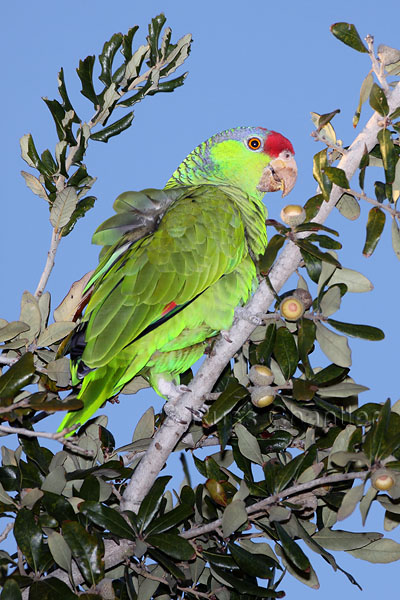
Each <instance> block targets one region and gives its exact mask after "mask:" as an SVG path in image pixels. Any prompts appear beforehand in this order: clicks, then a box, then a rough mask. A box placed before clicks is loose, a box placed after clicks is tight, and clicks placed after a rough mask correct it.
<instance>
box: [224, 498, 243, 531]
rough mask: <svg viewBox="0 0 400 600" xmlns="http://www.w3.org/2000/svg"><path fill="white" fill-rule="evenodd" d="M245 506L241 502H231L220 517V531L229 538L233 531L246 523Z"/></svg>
mask: <svg viewBox="0 0 400 600" xmlns="http://www.w3.org/2000/svg"><path fill="white" fill-rule="evenodd" d="M247 518H248V517H247V512H246V505H245V503H244V502H243V500H232V502H231V503H230V504H228V506H227V507H226V508H225V510H224V514H223V515H222V531H223V534H224V537H229V536H230V535H231V534H232V533H233V532H234V531H236V530H237V529H239V528H240V527H241V526H242V525H244V524H245V523H247Z"/></svg>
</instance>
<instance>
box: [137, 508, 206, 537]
mask: <svg viewBox="0 0 400 600" xmlns="http://www.w3.org/2000/svg"><path fill="white" fill-rule="evenodd" d="M193 511H194V507H193V506H190V505H188V504H179V505H178V506H176V507H175V508H173V509H172V510H170V511H168V512H167V513H165V514H164V515H163V516H162V517H158V518H156V519H154V520H153V521H152V522H151V523H150V525H149V527H148V528H147V529H146V532H145V533H146V535H152V534H154V533H163V532H164V531H167V530H168V529H171V527H176V526H177V525H179V524H180V523H181V522H182V521H185V520H186V519H188V518H189V517H190V516H191V515H192V514H193Z"/></svg>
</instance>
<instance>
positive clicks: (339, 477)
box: [180, 471, 369, 539]
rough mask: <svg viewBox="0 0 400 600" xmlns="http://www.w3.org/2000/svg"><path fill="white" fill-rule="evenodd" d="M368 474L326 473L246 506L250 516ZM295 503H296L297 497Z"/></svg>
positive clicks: (200, 530) (205, 528) (199, 531)
mask: <svg viewBox="0 0 400 600" xmlns="http://www.w3.org/2000/svg"><path fill="white" fill-rule="evenodd" d="M367 475H369V471H358V472H355V473H334V474H333V475H325V476H324V477H320V478H319V479H313V480H312V481H306V482H305V483H299V484H297V485H292V487H289V488H287V489H286V490H282V491H281V492H280V493H279V494H274V495H273V496H269V498H265V499H264V500H260V501H259V502H256V503H255V504H252V505H251V506H248V507H247V508H246V512H247V514H248V515H249V516H250V515H252V514H254V513H257V512H259V511H261V512H265V510H266V509H267V508H268V506H271V505H274V504H276V503H277V502H280V501H281V500H283V499H284V498H289V497H291V496H297V495H298V494H301V493H303V492H305V491H306V490H311V489H313V488H316V487H321V486H323V485H329V484H330V483H337V482H338V481H351V480H354V479H366V477H367ZM294 503H296V501H295V499H294ZM221 525H222V519H216V520H215V521H211V523H206V524H205V525H202V526H200V527H192V529H188V530H187V531H183V532H182V533H180V536H181V537H183V538H185V539H191V538H194V537H198V536H200V535H204V534H205V533H209V532H210V531H215V529H217V528H218V527H221Z"/></svg>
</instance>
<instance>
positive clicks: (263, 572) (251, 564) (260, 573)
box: [228, 543, 274, 579]
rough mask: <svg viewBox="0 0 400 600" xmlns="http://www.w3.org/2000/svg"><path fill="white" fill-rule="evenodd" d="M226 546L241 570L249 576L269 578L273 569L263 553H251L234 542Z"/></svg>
mask: <svg viewBox="0 0 400 600" xmlns="http://www.w3.org/2000/svg"><path fill="white" fill-rule="evenodd" d="M228 548H229V550H230V552H231V554H232V556H233V558H234V560H235V562H236V563H237V564H238V565H239V567H240V568H241V570H242V571H244V572H245V573H246V574H247V575H250V576H251V577H260V578H261V579H271V578H272V577H273V573H274V570H273V569H272V568H271V567H270V566H269V565H268V564H267V561H266V557H265V556H264V555H263V554H253V553H251V552H248V551H247V550H245V549H244V548H241V547H240V546H237V545H236V544H233V543H229V544H228Z"/></svg>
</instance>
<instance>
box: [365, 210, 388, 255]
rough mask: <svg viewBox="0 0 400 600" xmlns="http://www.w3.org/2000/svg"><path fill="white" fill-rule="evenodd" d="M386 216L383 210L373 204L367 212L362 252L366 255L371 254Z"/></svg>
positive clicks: (380, 233)
mask: <svg viewBox="0 0 400 600" xmlns="http://www.w3.org/2000/svg"><path fill="white" fill-rule="evenodd" d="M385 221H386V216H385V213H384V211H383V210H381V209H380V208H378V207H377V206H374V207H373V208H371V210H370V211H369V213H368V221H367V234H366V239H365V244H364V248H363V254H364V256H366V257H369V256H371V254H372V253H373V252H374V250H375V248H376V245H377V243H378V242H379V240H380V237H381V235H382V231H383V228H384V226H385Z"/></svg>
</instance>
